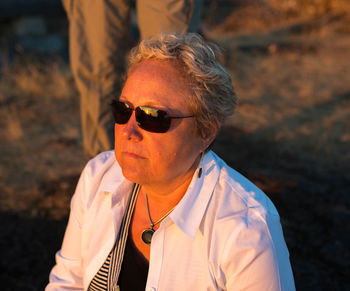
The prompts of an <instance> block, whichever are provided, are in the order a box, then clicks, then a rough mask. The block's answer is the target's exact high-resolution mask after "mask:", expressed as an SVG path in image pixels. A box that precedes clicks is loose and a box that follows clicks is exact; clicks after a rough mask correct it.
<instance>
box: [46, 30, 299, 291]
mask: <svg viewBox="0 0 350 291" xmlns="http://www.w3.org/2000/svg"><path fill="white" fill-rule="evenodd" d="M217 53H218V50H217V47H216V46H214V45H212V44H207V43H205V42H204V41H203V39H202V38H201V37H200V36H199V35H198V34H194V33H188V34H161V35H159V36H155V37H153V38H151V39H147V40H144V41H142V42H141V43H140V44H139V45H138V46H136V47H135V48H134V49H133V50H132V51H131V54H130V57H129V63H128V70H127V72H128V75H127V79H126V83H125V85H124V87H123V90H122V92H121V95H120V96H119V97H115V98H114V99H113V102H112V104H111V105H112V111H113V115H114V118H115V124H114V128H115V150H114V151H107V152H103V153H101V154H99V155H98V156H96V157H95V158H94V159H92V160H90V161H89V162H88V164H87V165H86V167H85V169H84V170H83V172H82V175H81V177H80V180H79V183H78V186H77V189H76V192H75V194H74V196H73V198H72V202H71V212H70V217H69V221H68V225H67V229H66V233H65V237H64V240H63V244H62V248H61V250H60V251H58V252H57V254H56V265H55V266H54V268H53V269H52V271H51V274H50V283H49V284H48V286H47V288H46V290H47V291H50V290H122V291H125V290H132V291H135V290H136V291H137V290H145V289H146V290H166V291H171V290H189V291H190V290H191V291H193V290H246V291H262V290H264V291H268V290H270V291H277V290H284V291H293V290H295V287H294V280H293V274H292V270H291V266H290V262H289V253H288V249H287V247H286V244H285V241H284V238H283V233H282V228H281V224H280V219H279V215H278V212H277V210H276V208H275V207H274V205H273V204H272V202H271V201H270V200H269V198H268V197H267V196H266V195H265V194H264V193H263V192H262V191H261V190H260V189H258V188H257V187H256V186H255V185H253V184H252V183H251V182H250V181H248V180H247V179H246V178H244V177H243V176H242V175H240V174H239V173H238V172H237V171H235V170H234V169H232V168H230V167H229V166H228V165H226V164H225V162H224V161H223V160H222V159H221V158H219V157H218V156H217V155H216V154H215V153H214V152H213V151H211V150H210V146H211V144H212V143H213V141H214V139H215V137H216V135H217V132H218V130H219V129H220V127H221V126H222V124H223V122H224V121H225V119H226V118H227V117H228V116H230V115H232V114H233V112H234V108H235V104H236V99H237V97H236V94H235V91H234V88H233V85H232V80H231V77H230V75H229V74H228V73H227V71H226V70H225V69H224V68H223V67H222V66H221V65H220V64H219V63H218V62H217V60H216V56H217Z"/></svg>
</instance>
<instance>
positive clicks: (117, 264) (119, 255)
mask: <svg viewBox="0 0 350 291" xmlns="http://www.w3.org/2000/svg"><path fill="white" fill-rule="evenodd" d="M140 188H141V186H140V185H139V184H134V187H133V189H132V191H131V195H130V198H129V201H128V205H127V208H126V211H125V213H124V217H123V221H122V223H121V227H120V230H119V234H118V237H117V240H116V243H115V245H114V247H113V249H112V251H111V252H110V253H109V255H108V257H107V259H106V261H105V263H104V264H103V265H102V267H101V268H100V270H99V271H98V272H97V274H96V275H95V277H94V278H93V279H92V280H91V282H90V285H89V288H88V290H89V291H90V290H91V291H93V290H94V291H95V290H96V291H99V290H108V291H119V286H118V284H117V283H118V277H119V273H120V270H121V267H122V263H123V257H124V250H125V245H126V241H127V238H128V232H129V226H130V222H131V218H132V214H133V212H134V208H135V204H136V199H137V195H138V193H139V190H140ZM107 270H108V271H107Z"/></svg>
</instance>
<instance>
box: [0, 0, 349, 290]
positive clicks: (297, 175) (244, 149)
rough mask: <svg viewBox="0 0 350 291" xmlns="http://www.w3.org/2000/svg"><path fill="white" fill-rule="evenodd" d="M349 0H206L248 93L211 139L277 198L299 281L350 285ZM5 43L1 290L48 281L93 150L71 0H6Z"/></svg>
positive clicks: (208, 15) (217, 35)
mask: <svg viewBox="0 0 350 291" xmlns="http://www.w3.org/2000/svg"><path fill="white" fill-rule="evenodd" d="M349 2H350V1H348V0H245V1H243V0H240V1H239V0H231V1H225V0H221V1H220V0H216V1H215V0H212V1H210V0H207V1H204V3H205V5H204V11H203V18H202V25H201V31H202V33H203V35H204V36H205V37H206V38H207V39H208V40H211V41H214V42H216V43H218V44H219V46H220V47H221V48H222V49H223V55H222V56H221V61H222V63H223V64H224V65H225V66H226V67H227V68H228V70H229V72H230V73H231V75H232V79H233V83H234V85H235V88H236V90H237V93H238V96H239V105H238V107H237V111H236V113H235V115H234V116H233V117H232V118H231V119H230V120H228V121H227V123H226V125H225V127H224V128H223V129H222V131H221V132H220V134H219V136H218V138H217V141H216V143H215V145H214V151H215V152H217V153H218V154H219V156H221V157H222V158H224V160H226V161H227V162H228V164H229V165H230V166H232V167H233V168H235V169H236V170H238V171H239V172H241V173H243V174H244V175H246V176H247V177H248V178H249V179H251V180H252V181H253V182H254V183H256V184H257V185H258V186H259V187H260V188H261V189H263V190H264V191H265V192H266V194H267V195H268V196H269V197H270V198H271V199H272V201H273V202H274V203H275V205H276V206H277V208H278V210H279V212H280V216H281V222H282V225H283V229H284V235H285V238H286V241H287V244H288V247H289V251H290V255H291V263H292V267H293V271H294V276H295V281H296V287H297V290H318V291H319V290H350V276H349V275H350V272H349V271H350V263H349V262H350V250H349V246H350V223H349V218H350V195H349V194H350V3H349ZM132 19H133V26H132V29H131V31H130V47H131V46H132V45H134V44H135V43H136V42H137V35H138V34H137V26H136V23H135V17H133V18H132ZM0 45H1V47H0V221H1V223H0V250H1V262H0V281H1V282H2V284H1V285H2V287H1V289H2V290H43V289H44V286H45V285H46V283H47V281H48V275H49V272H50V269H51V268H52V266H53V265H54V255H55V252H56V251H57V250H58V249H59V248H60V244H61V241H62V237H63V234H64V229H65V225H66V222H67V216H68V213H69V201H70V198H71V196H72V194H73V192H74V188H75V184H76V182H77V179H78V177H79V174H80V172H81V170H82V168H83V167H84V165H85V163H86V162H87V157H86V156H84V154H83V150H82V140H81V132H80V117H79V96H78V93H77V90H76V88H75V84H74V81H73V77H72V73H71V70H70V67H69V57H68V23H67V20H66V16H65V13H64V11H63V8H62V6H61V3H60V1H59V0H50V1H44V0H0Z"/></svg>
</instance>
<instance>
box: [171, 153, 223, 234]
mask: <svg viewBox="0 0 350 291" xmlns="http://www.w3.org/2000/svg"><path fill="white" fill-rule="evenodd" d="M198 171H199V168H198V169H197V170H196V171H195V173H194V175H193V177H192V181H191V183H190V185H189V187H188V189H187V191H186V193H185V195H184V197H183V198H182V199H181V200H180V202H179V204H178V205H177V206H176V208H175V209H174V211H173V212H172V213H171V214H170V215H169V217H170V218H171V219H172V220H173V222H174V223H175V224H176V225H177V226H178V227H179V228H180V229H181V230H182V231H183V232H184V233H185V234H186V235H187V236H189V237H190V238H192V239H194V238H195V236H196V233H197V230H198V228H199V225H200V223H201V221H202V218H203V215H204V212H205V210H206V209H207V206H208V203H209V200H210V198H211V195H212V193H213V190H214V187H215V185H216V183H217V180H218V177H219V168H218V166H217V163H216V161H215V154H214V153H213V152H212V151H209V152H208V153H206V154H205V155H204V158H203V165H202V175H201V177H200V178H198Z"/></svg>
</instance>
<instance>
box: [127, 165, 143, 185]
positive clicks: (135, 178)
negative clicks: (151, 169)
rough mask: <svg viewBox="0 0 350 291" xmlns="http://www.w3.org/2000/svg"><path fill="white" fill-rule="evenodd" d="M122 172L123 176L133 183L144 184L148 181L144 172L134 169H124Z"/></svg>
mask: <svg viewBox="0 0 350 291" xmlns="http://www.w3.org/2000/svg"><path fill="white" fill-rule="evenodd" d="M122 172H123V176H124V177H125V178H126V179H128V180H129V181H131V182H134V183H137V184H144V182H145V181H146V177H145V175H144V174H145V172H144V171H140V170H138V169H134V168H133V169H125V168H124V169H123V168H122Z"/></svg>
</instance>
